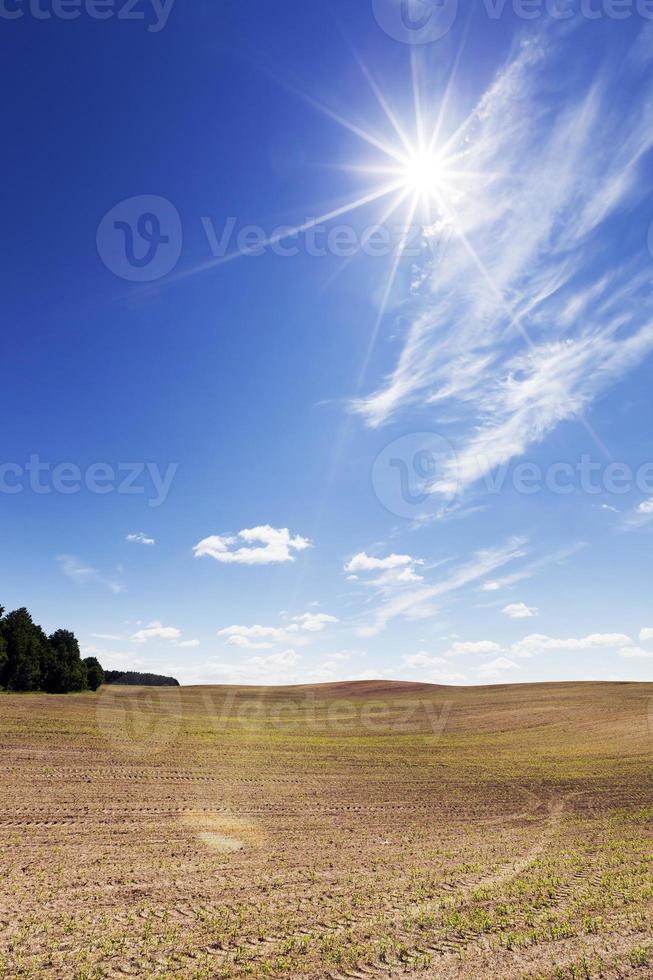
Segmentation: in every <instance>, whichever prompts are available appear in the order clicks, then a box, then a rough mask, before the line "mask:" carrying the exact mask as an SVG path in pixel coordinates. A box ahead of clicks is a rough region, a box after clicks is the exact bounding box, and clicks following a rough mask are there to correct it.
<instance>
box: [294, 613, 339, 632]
mask: <svg viewBox="0 0 653 980" xmlns="http://www.w3.org/2000/svg"><path fill="white" fill-rule="evenodd" d="M338 622H340V620H339V619H338V617H337V616H328V615H327V614H326V613H302V615H301V616H293V623H298V624H299V628H300V629H303V630H306V631H307V632H309V633H320V632H321V631H322V630H323V629H324V628H325V627H326V626H328V624H329V623H338Z"/></svg>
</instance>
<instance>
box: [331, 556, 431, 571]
mask: <svg viewBox="0 0 653 980" xmlns="http://www.w3.org/2000/svg"><path fill="white" fill-rule="evenodd" d="M423 564H424V563H423V562H422V561H420V560H419V559H418V558H411V556H410V555H387V557H385V558H373V557H372V556H371V555H368V554H366V553H365V552H364V551H361V552H359V553H358V554H357V555H354V557H353V558H351V559H350V560H349V561H348V562H347V564H346V565H345V571H346V572H371V571H387V570H388V569H391V568H403V567H406V566H409V565H423Z"/></svg>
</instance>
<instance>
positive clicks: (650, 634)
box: [639, 627, 653, 643]
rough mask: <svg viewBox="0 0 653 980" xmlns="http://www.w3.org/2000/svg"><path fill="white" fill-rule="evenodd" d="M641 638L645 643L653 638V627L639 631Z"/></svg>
mask: <svg viewBox="0 0 653 980" xmlns="http://www.w3.org/2000/svg"><path fill="white" fill-rule="evenodd" d="M639 638H640V640H641V641H642V643H644V642H645V641H646V640H653V627H646V628H645V629H642V630H640V631H639Z"/></svg>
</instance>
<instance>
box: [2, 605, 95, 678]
mask: <svg viewBox="0 0 653 980" xmlns="http://www.w3.org/2000/svg"><path fill="white" fill-rule="evenodd" d="M4 612H5V611H4V609H3V607H2V606H0V687H2V688H4V689H5V690H6V691H46V692H47V693H48V694H67V693H68V692H69V691H88V690H91V691H97V689H98V687H99V686H100V684H103V683H104V671H103V669H102V666H101V664H100V663H99V661H98V660H97V658H96V657H85V658H84V659H82V656H81V654H80V650H79V644H78V642H77V639H76V637H75V634H74V633H71V632H70V630H63V629H60V630H56V632H54V633H52V634H51V635H50V636H48V635H47V634H46V633H45V631H44V630H43V629H41V627H40V626H38V625H37V624H36V623H35V622H34V620H33V619H32V617H31V616H30V614H29V612H28V611H27V609H24V608H23V609H15V610H14V611H13V612H10V613H7V615H6V616H5V615H4Z"/></svg>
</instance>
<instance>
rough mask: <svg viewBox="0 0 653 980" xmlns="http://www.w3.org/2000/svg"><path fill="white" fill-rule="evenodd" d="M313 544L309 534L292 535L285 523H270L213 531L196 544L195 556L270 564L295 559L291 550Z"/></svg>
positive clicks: (233, 562)
mask: <svg viewBox="0 0 653 980" xmlns="http://www.w3.org/2000/svg"><path fill="white" fill-rule="evenodd" d="M310 547H312V542H311V541H309V540H308V538H302V537H301V536H300V535H295V536H294V537H292V536H291V534H290V531H289V530H288V528H286V527H282V528H274V527H270V525H269V524H264V525H262V526H261V527H252V528H245V529H244V530H242V531H239V532H238V534H237V535H220V534H213V535H211V536H210V537H208V538H204V539H203V540H202V541H200V542H199V543H198V544H196V545H195V547H194V548H193V551H194V553H195V556H196V557H197V558H201V557H203V556H208V557H209V558H214V559H215V561H219V562H222V563H223V564H225V565H271V564H274V563H277V562H286V561H294V560H295V555H294V554H292V552H293V551H304V550H305V549H306V548H310Z"/></svg>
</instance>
